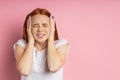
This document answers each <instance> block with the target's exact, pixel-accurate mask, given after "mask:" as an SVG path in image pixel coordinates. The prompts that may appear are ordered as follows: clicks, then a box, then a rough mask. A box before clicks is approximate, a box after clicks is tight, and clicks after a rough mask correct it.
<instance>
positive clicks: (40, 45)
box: [35, 41, 47, 51]
mask: <svg viewBox="0 0 120 80" xmlns="http://www.w3.org/2000/svg"><path fill="white" fill-rule="evenodd" d="M35 47H36V48H37V50H38V51H41V50H43V49H44V48H46V47H47V41H45V42H37V41H36V42H35Z"/></svg>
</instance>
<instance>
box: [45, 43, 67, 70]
mask: <svg viewBox="0 0 120 80" xmlns="http://www.w3.org/2000/svg"><path fill="white" fill-rule="evenodd" d="M67 51H68V44H64V45H62V46H60V47H59V48H57V49H56V47H55V45H54V43H53V41H49V42H48V53H47V62H48V68H49V70H50V72H56V71H58V70H59V69H60V68H61V67H62V66H63V64H64V62H65V59H66V56H67Z"/></svg>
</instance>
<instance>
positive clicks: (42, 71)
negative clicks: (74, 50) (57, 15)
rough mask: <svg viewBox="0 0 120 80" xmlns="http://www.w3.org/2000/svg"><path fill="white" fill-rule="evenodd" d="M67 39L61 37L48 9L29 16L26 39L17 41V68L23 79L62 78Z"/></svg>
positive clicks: (52, 79) (44, 79)
mask: <svg viewBox="0 0 120 80" xmlns="http://www.w3.org/2000/svg"><path fill="white" fill-rule="evenodd" d="M68 48H69V45H68V42H67V40H65V39H58V33H57V28H56V24H55V20H54V19H53V17H52V15H51V13H50V12H49V11H48V10H46V9H40V8H37V9H35V10H33V11H32V12H31V13H29V14H28V15H27V16H26V19H25V23H24V27H23V38H22V39H19V40H18V41H17V42H16V43H15V44H14V52H15V59H16V67H17V69H18V71H19V72H20V74H21V80H63V64H64V62H65V60H66V56H67V53H68Z"/></svg>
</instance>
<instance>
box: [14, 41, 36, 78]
mask: <svg viewBox="0 0 120 80" xmlns="http://www.w3.org/2000/svg"><path fill="white" fill-rule="evenodd" d="M33 47H34V45H33V43H32V42H29V43H28V45H27V47H26V48H25V49H24V48H23V47H21V46H20V45H18V44H17V45H16V48H15V53H16V66H17V69H18V70H19V72H20V73H21V74H22V75H24V76H28V75H29V74H30V72H31V70H32V60H33Z"/></svg>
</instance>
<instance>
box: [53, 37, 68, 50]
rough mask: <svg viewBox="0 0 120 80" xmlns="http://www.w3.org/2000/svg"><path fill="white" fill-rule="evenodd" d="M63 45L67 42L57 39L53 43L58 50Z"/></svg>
mask: <svg viewBox="0 0 120 80" xmlns="http://www.w3.org/2000/svg"><path fill="white" fill-rule="evenodd" d="M64 44H68V41H67V40H66V39H59V40H56V41H55V47H56V48H58V47H60V46H62V45H64Z"/></svg>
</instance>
